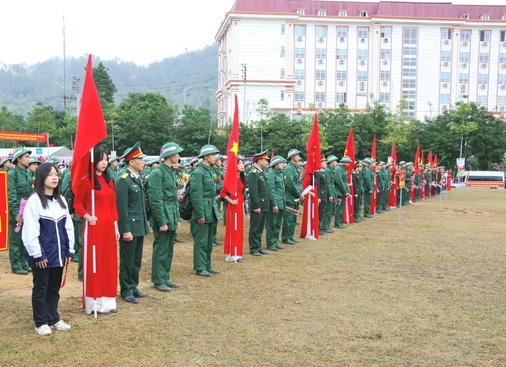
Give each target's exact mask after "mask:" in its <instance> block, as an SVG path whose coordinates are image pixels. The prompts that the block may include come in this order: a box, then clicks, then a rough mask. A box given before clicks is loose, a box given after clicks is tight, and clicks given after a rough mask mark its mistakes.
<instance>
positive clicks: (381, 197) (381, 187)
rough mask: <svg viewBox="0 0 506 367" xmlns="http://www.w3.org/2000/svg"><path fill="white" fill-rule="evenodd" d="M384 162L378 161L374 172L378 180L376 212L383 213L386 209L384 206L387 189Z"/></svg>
mask: <svg viewBox="0 0 506 367" xmlns="http://www.w3.org/2000/svg"><path fill="white" fill-rule="evenodd" d="M384 164H385V162H379V164H378V170H377V173H376V175H377V176H376V179H377V182H378V201H377V205H376V213H383V212H384V211H385V210H386V207H385V193H386V190H387V182H386V180H385V169H384V167H383V166H384Z"/></svg>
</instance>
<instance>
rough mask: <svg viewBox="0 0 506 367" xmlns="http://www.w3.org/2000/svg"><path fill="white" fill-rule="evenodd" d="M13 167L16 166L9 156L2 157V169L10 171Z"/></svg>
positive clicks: (0, 163) (0, 167) (0, 165)
mask: <svg viewBox="0 0 506 367" xmlns="http://www.w3.org/2000/svg"><path fill="white" fill-rule="evenodd" d="M13 167H14V166H13V164H12V160H11V159H10V158H9V157H7V158H4V159H2V161H1V162H0V169H5V170H7V171H9V170H11V169H12V168H13Z"/></svg>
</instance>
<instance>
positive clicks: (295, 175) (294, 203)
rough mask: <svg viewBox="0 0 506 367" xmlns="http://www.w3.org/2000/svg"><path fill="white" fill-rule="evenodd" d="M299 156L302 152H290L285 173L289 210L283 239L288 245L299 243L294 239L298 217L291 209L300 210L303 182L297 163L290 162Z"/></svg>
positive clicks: (286, 215) (286, 214)
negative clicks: (292, 158)
mask: <svg viewBox="0 0 506 367" xmlns="http://www.w3.org/2000/svg"><path fill="white" fill-rule="evenodd" d="M297 154H300V152H299V151H298V150H297V149H291V150H290V151H289V152H288V156H287V160H288V161H289V163H288V165H287V166H286V167H285V171H284V175H285V180H286V189H285V204H286V207H287V208H286V210H285V218H284V220H283V229H282V234H281V238H282V239H283V243H287V244H294V243H297V241H296V240H295V239H294V235H295V226H296V224H297V217H296V216H295V215H294V214H293V213H292V211H291V210H290V209H295V210H298V209H299V200H300V198H301V196H302V182H301V176H300V172H299V168H298V167H297V165H296V164H295V163H293V162H292V161H290V158H291V157H293V156H295V155H297ZM288 208H290V209H288Z"/></svg>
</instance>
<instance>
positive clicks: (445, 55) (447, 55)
mask: <svg viewBox="0 0 506 367" xmlns="http://www.w3.org/2000/svg"><path fill="white" fill-rule="evenodd" d="M451 60H452V53H451V51H441V61H451Z"/></svg>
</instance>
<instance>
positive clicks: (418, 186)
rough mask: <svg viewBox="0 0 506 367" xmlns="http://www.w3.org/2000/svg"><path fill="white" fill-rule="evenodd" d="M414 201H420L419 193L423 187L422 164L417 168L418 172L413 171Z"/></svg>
mask: <svg viewBox="0 0 506 367" xmlns="http://www.w3.org/2000/svg"><path fill="white" fill-rule="evenodd" d="M415 186H416V187H415V202H418V201H420V200H421V199H420V193H421V191H422V190H423V189H424V187H423V166H420V167H419V168H418V174H416V173H415Z"/></svg>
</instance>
